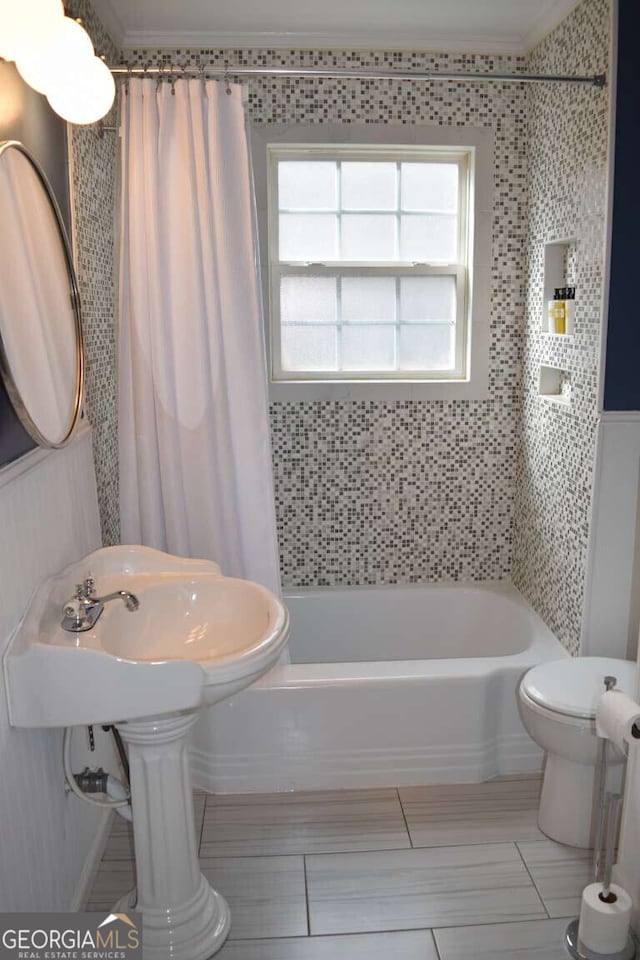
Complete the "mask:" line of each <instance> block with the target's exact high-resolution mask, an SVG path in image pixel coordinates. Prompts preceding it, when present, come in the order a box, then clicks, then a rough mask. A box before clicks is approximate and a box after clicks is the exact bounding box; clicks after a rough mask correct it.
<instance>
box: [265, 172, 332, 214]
mask: <svg viewBox="0 0 640 960" xmlns="http://www.w3.org/2000/svg"><path fill="white" fill-rule="evenodd" d="M278 201H279V204H280V209H281V210H335V209H336V208H337V206H338V167H337V164H336V163H332V162H329V163H327V162H320V161H316V160H283V161H281V162H280V163H279V164H278Z"/></svg>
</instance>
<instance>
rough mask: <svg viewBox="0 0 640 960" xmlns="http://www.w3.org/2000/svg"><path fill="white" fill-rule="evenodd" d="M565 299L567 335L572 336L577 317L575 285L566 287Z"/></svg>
mask: <svg viewBox="0 0 640 960" xmlns="http://www.w3.org/2000/svg"><path fill="white" fill-rule="evenodd" d="M565 294H566V296H565V301H564V316H565V333H566V334H567V336H571V334H572V333H573V330H574V325H575V318H576V288H575V287H565Z"/></svg>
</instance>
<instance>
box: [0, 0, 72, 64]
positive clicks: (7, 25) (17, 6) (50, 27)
mask: <svg viewBox="0 0 640 960" xmlns="http://www.w3.org/2000/svg"><path fill="white" fill-rule="evenodd" d="M63 17H64V8H63V6H62V0H19V2H16V0H13V2H11V0H2V2H1V3H0V57H4V59H5V60H16V59H17V58H18V57H19V56H20V55H21V54H23V53H25V52H26V51H28V50H38V49H41V48H42V47H44V46H45V45H46V44H47V43H48V42H49V40H50V38H51V36H52V34H53V33H55V31H56V29H57V27H58V26H59V25H60V22H61V21H62V19H63Z"/></svg>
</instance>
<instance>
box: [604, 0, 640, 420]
mask: <svg viewBox="0 0 640 960" xmlns="http://www.w3.org/2000/svg"><path fill="white" fill-rule="evenodd" d="M618 16H619V25H618V81H617V83H618V87H617V109H616V137H615V181H614V195H613V236H612V247H611V285H610V294H609V328H608V334H607V349H606V366H605V381H604V409H605V410H640V177H639V171H640V59H639V57H638V44H639V42H640V2H638V0H619V9H618Z"/></svg>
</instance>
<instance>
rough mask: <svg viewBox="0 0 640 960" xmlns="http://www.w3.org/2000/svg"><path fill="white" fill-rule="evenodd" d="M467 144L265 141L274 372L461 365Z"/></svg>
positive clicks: (310, 375)
mask: <svg viewBox="0 0 640 960" xmlns="http://www.w3.org/2000/svg"><path fill="white" fill-rule="evenodd" d="M473 161H474V151H473V149H472V148H469V147H459V148H455V147H453V148H452V147H442V148H437V147H415V146H410V145H403V146H386V147H378V146H370V145H362V146H343V145H338V144H331V145H326V144H325V145H311V146H309V145H306V146H301V145H300V144H287V145H281V144H278V145H273V144H272V145H270V146H269V147H268V171H269V187H268V189H269V267H270V301H271V306H270V317H271V330H270V343H271V366H272V369H271V375H272V379H273V380H274V381H279V382H287V381H289V382H291V381H296V382H300V381H325V382H326V381H356V382H357V381H363V380H364V381H464V380H467V379H468V378H469V356H470V351H469V344H470V331H469V316H470V289H469V287H470V272H471V269H470V268H471V263H472V260H471V255H470V251H471V230H470V222H471V220H472V216H471V211H472V209H473V207H472V197H471V196H470V193H471V183H472V175H473Z"/></svg>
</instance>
